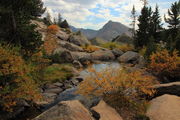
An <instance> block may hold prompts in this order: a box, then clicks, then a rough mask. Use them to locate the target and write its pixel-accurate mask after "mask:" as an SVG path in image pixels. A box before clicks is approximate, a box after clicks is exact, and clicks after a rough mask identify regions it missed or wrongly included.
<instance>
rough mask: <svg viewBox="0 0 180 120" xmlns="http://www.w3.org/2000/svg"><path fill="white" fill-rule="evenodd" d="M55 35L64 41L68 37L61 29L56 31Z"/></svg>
mask: <svg viewBox="0 0 180 120" xmlns="http://www.w3.org/2000/svg"><path fill="white" fill-rule="evenodd" d="M56 37H57V38H58V39H59V40H64V41H67V40H68V38H69V35H68V34H67V33H66V32H64V31H62V30H61V29H60V30H59V31H58V32H57V33H56Z"/></svg>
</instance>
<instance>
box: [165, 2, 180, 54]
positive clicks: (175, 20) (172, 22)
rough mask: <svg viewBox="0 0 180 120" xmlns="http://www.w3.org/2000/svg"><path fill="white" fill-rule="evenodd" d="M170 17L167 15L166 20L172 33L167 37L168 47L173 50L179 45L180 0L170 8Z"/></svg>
mask: <svg viewBox="0 0 180 120" xmlns="http://www.w3.org/2000/svg"><path fill="white" fill-rule="evenodd" d="M168 16H169V17H168V18H166V17H165V21H166V22H167V23H168V24H169V26H168V27H169V29H170V34H169V37H168V39H167V48H169V50H171V51H173V50H174V49H176V47H178V45H177V44H178V42H179V40H178V39H177V38H178V31H179V26H180V1H179V2H175V3H173V4H172V5H171V8H170V9H168Z"/></svg>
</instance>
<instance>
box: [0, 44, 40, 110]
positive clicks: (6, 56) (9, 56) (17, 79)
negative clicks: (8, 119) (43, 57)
mask: <svg viewBox="0 0 180 120" xmlns="http://www.w3.org/2000/svg"><path fill="white" fill-rule="evenodd" d="M30 72H31V69H30V68H29V67H28V65H27V64H26V62H25V61H24V60H23V59H22V57H21V56H20V55H19V54H18V53H17V52H15V50H14V49H13V48H7V47H6V46H5V47H4V46H0V107H1V108H0V109H2V108H3V110H7V111H12V110H13V106H15V105H16V102H17V100H18V99H25V100H30V101H37V100H39V99H40V98H41V95H40V94H39V91H38V88H37V85H36V83H35V82H34V80H33V79H32V78H31V77H30Z"/></svg>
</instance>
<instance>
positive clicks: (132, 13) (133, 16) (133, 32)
mask: <svg viewBox="0 0 180 120" xmlns="http://www.w3.org/2000/svg"><path fill="white" fill-rule="evenodd" d="M131 18H132V23H131V26H132V28H131V31H132V38H133V40H134V39H135V35H136V10H135V6H134V5H133V9H132V11H131Z"/></svg>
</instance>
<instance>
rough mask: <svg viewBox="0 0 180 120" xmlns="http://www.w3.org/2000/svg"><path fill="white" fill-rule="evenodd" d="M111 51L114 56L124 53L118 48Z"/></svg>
mask: <svg viewBox="0 0 180 120" xmlns="http://www.w3.org/2000/svg"><path fill="white" fill-rule="evenodd" d="M112 53H113V54H114V55H115V57H116V58H118V57H120V56H121V55H123V54H124V52H123V51H121V50H120V49H117V48H115V49H113V50H112Z"/></svg>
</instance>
